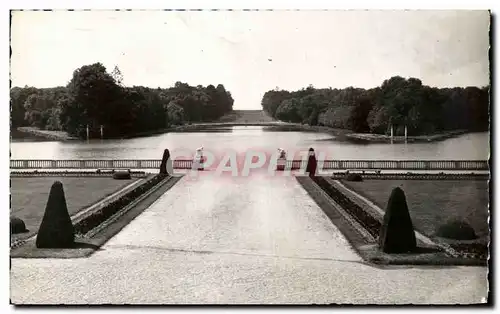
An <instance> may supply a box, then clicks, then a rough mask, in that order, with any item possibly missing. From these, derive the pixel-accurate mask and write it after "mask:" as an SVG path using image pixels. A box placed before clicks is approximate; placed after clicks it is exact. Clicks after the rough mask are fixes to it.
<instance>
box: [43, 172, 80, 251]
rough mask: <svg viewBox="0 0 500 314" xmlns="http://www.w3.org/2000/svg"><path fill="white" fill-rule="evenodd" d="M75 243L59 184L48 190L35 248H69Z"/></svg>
mask: <svg viewBox="0 0 500 314" xmlns="http://www.w3.org/2000/svg"><path fill="white" fill-rule="evenodd" d="M74 242H75V231H74V228H73V223H72V222H71V218H70V216H69V213H68V207H67V205H66V197H65V195H64V189H63V185H62V183H61V182H59V181H56V182H54V184H52V187H51V188H50V194H49V200H48V201H47V206H46V207H45V214H44V215H43V219H42V223H41V224H40V228H39V229H38V235H37V237H36V247H37V248H70V247H72V246H73V244H74Z"/></svg>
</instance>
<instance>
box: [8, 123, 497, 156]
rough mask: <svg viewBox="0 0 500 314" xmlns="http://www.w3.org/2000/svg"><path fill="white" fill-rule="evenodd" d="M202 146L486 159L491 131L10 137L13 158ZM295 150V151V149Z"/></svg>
mask: <svg viewBox="0 0 500 314" xmlns="http://www.w3.org/2000/svg"><path fill="white" fill-rule="evenodd" d="M200 146H203V147H204V149H205V151H210V152H211V153H212V154H214V155H216V156H217V155H222V154H225V153H227V152H230V151H233V152H236V153H238V154H241V153H244V152H246V151H249V150H257V151H262V152H266V153H275V152H276V150H277V149H278V148H283V149H285V150H286V151H288V152H289V154H288V155H289V156H291V155H293V153H292V152H294V151H295V152H297V153H298V152H303V151H305V150H307V149H308V148H309V147H313V148H314V149H315V151H316V152H317V153H323V154H325V159H368V160H374V159H382V160H396V159H397V160H407V159H420V160H432V159H441V160H466V159H469V160H485V159H488V158H489V134H488V133H487V132H482V133H469V134H465V135H461V136H458V137H454V138H450V139H446V140H443V141H438V142H429V143H408V144H405V143H395V144H380V143H354V142H347V141H342V140H338V139H335V138H334V137H333V136H332V135H330V134H326V133H314V132H281V131H270V130H268V129H267V128H266V127H255V126H238V127H228V128H219V129H216V130H215V129H214V130H212V131H204V132H179V133H173V132H171V133H164V134H160V135H154V136H149V137H139V138H133V139H122V140H90V141H68V142H57V141H29V140H26V139H24V140H22V141H21V140H13V141H12V142H11V146H10V149H11V158H12V159H161V156H162V152H163V150H164V149H165V148H168V149H170V151H171V152H172V154H173V155H174V156H185V154H183V153H182V152H194V151H195V149H196V148H198V147H200ZM297 156H298V155H297Z"/></svg>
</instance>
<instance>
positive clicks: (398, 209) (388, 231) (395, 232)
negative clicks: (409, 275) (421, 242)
mask: <svg viewBox="0 0 500 314" xmlns="http://www.w3.org/2000/svg"><path fill="white" fill-rule="evenodd" d="M378 245H379V248H380V249H381V250H382V251H383V252H385V253H410V252H414V251H415V250H416V248H417V239H416V238H415V231H414V230H413V224H412V221H411V217H410V212H409V210H408V205H407V204H406V197H405V193H404V192H403V190H402V189H401V188H399V187H397V188H394V189H393V190H392V193H391V196H390V197H389V201H388V202H387V208H386V210H385V214H384V222H383V223H382V227H381V228H380V235H379V239H378Z"/></svg>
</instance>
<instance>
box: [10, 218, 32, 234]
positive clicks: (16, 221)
mask: <svg viewBox="0 0 500 314" xmlns="http://www.w3.org/2000/svg"><path fill="white" fill-rule="evenodd" d="M28 231H29V230H28V229H26V224H25V223H24V221H23V220H22V219H21V218H18V217H10V234H16V233H23V232H28Z"/></svg>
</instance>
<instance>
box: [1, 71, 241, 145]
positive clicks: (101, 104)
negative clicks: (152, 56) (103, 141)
mask: <svg viewBox="0 0 500 314" xmlns="http://www.w3.org/2000/svg"><path fill="white" fill-rule="evenodd" d="M122 80H123V77H122V74H121V73H120V70H119V69H118V68H117V67H115V69H114V70H113V71H112V72H111V73H108V72H107V70H106V68H105V67H104V66H103V65H102V64H101V63H95V64H92V65H85V66H82V67H81V68H79V69H77V70H75V71H74V72H73V77H72V79H71V81H70V82H69V83H68V85H67V86H65V87H54V88H34V87H24V88H20V87H14V88H12V89H11V90H10V105H11V128H16V127H20V126H33V127H38V128H40V129H45V130H62V131H67V132H68V133H69V134H70V135H73V136H78V137H82V138H84V137H85V136H86V128H87V125H88V126H89V130H90V132H91V137H100V130H101V126H102V127H103V130H104V137H106V138H112V137H122V136H127V135H133V134H137V133H141V132H148V131H154V130H159V129H163V128H168V127H170V126H172V125H182V124H184V123H191V122H207V121H213V120H216V119H218V118H219V117H221V116H223V115H224V114H226V113H227V112H230V111H231V110H232V108H233V98H232V97H231V93H230V92H228V91H226V89H225V88H224V86H223V85H222V84H219V85H217V87H215V86H213V85H208V86H207V87H203V86H201V85H198V86H196V87H193V86H189V85H188V84H185V83H181V82H177V83H175V86H174V87H171V88H148V87H142V86H134V87H125V86H123V85H122Z"/></svg>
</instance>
